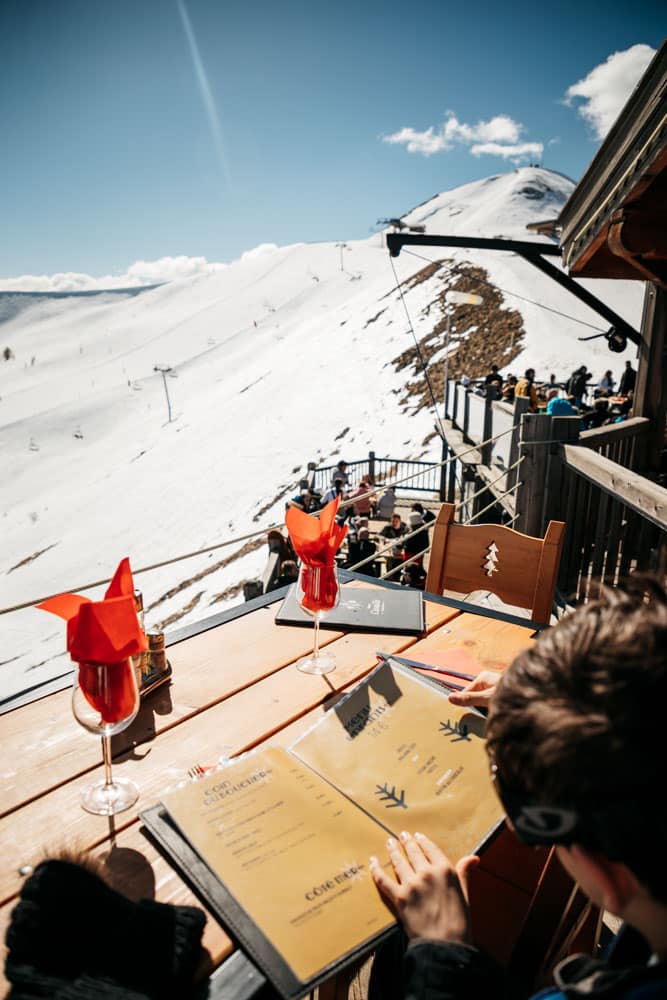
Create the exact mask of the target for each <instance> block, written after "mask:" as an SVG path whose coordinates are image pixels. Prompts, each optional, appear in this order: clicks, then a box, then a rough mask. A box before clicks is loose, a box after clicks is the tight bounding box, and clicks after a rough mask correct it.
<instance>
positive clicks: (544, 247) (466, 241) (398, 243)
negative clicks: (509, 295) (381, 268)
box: [387, 233, 641, 351]
mask: <svg viewBox="0 0 667 1000" xmlns="http://www.w3.org/2000/svg"><path fill="white" fill-rule="evenodd" d="M404 246H421V247H464V248H467V249H470V250H504V251H505V252H506V253H507V252H509V253H515V254H518V256H519V257H523V259H524V260H526V261H528V263H529V264H532V265H533V267H536V268H538V270H540V271H542V273H543V274H546V275H547V276H548V277H549V278H552V279H553V280H554V281H557V282H558V284H559V285H562V286H563V288H567V290H568V291H569V292H571V293H572V295H574V296H576V298H578V299H579V301H580V302H583V303H585V305H587V306H588V307H589V309H592V310H593V311H594V312H596V313H597V314H598V316H602V317H603V318H604V319H606V320H607V321H608V322H609V323H611V324H612V326H611V329H610V330H609V331H608V332H607V333H605V334H600V336H604V337H606V339H607V346H608V347H609V349H610V350H611V351H622V350H625V341H626V340H631V341H632V342H633V344H640V343H641V335H640V334H639V332H638V331H637V330H635V328H634V327H633V326H630V324H629V323H627V322H626V321H625V320H624V319H623V318H622V317H621V316H619V315H618V313H616V312H614V310H613V309H610V308H609V306H607V305H605V303H604V302H601V301H600V299H599V298H598V297H597V296H596V295H593V293H592V292H589V291H588V289H586V288H582V286H581V285H578V284H577V282H576V281H575V280H574V278H571V277H570V275H569V274H565V272H564V271H560V270H559V269H558V268H557V267H554V265H553V264H551V263H550V262H549V261H548V260H545V259H544V258H545V256H546V257H560V256H561V250H560V247H558V246H556V245H555V244H552V243H530V242H528V241H524V240H501V239H487V238H486V237H481V236H435V235H428V236H427V235H422V234H420V233H387V247H388V249H389V253H390V254H391V256H392V257H398V255H399V254H400V252H401V248H402V247H404Z"/></svg>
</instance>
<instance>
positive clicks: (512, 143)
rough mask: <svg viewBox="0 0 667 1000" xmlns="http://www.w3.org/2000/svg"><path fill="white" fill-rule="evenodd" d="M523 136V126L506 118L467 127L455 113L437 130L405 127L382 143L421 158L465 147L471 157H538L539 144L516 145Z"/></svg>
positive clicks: (385, 137) (500, 116)
mask: <svg viewBox="0 0 667 1000" xmlns="http://www.w3.org/2000/svg"><path fill="white" fill-rule="evenodd" d="M522 132H523V125H521V124H520V123H519V122H516V121H514V119H513V118H510V116H509V115H495V116H494V117H493V118H489V120H488V121H479V122H477V124H476V125H468V124H467V123H466V122H460V121H459V120H458V118H457V117H456V115H455V114H454V112H452V111H448V112H447V117H446V118H445V120H444V121H443V123H442V124H441V125H440V126H438V127H437V128H436V127H434V126H433V125H431V127H430V128H428V129H426V130H425V131H423V132H419V131H417V130H416V129H414V128H409V127H406V128H402V129H399V131H398V132H394V133H392V135H385V136H383V137H382V140H383V142H388V143H391V144H393V145H404V146H405V147H406V149H407V151H408V153H421V154H422V156H432V155H433V154H434V153H443V152H447V151H449V150H451V149H454V147H455V146H457V145H459V146H468V147H469V149H470V152H471V153H472V154H473V155H474V156H480V155H482V154H489V155H492V156H502V157H504V158H506V159H507V158H512V159H516V158H517V157H519V158H520V157H522V156H525V155H533V156H540V155H541V153H542V149H543V146H542V144H541V143H519V141H518V140H519V138H520V136H521V133H522ZM524 147H525V149H524Z"/></svg>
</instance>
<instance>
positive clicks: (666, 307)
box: [633, 284, 667, 472]
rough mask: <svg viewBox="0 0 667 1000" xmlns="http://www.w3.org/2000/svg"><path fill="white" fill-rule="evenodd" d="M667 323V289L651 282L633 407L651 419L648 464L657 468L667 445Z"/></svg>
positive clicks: (652, 467)
mask: <svg viewBox="0 0 667 1000" xmlns="http://www.w3.org/2000/svg"><path fill="white" fill-rule="evenodd" d="M666 326H667V292H665V290H664V289H662V288H657V287H656V286H655V285H651V284H649V285H647V288H646V296H645V298H644V312H643V314H642V325H641V334H642V339H641V344H640V345H639V364H638V366H637V385H636V386H635V395H634V400H633V411H634V413H635V415H636V416H641V417H647V418H648V419H649V420H650V422H651V429H650V432H649V436H648V441H647V449H646V456H645V457H646V465H647V468H648V469H650V470H652V471H654V472H657V471H658V469H659V468H660V454H661V451H662V449H663V447H664V433H665V415H666V409H667V399H666V392H667V390H665V385H667V336H666V330H665V327H666Z"/></svg>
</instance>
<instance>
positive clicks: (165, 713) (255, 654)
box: [0, 582, 458, 816]
mask: <svg viewBox="0 0 667 1000" xmlns="http://www.w3.org/2000/svg"><path fill="white" fill-rule="evenodd" d="M346 586H350V587H355V586H364V585H363V584H358V583H356V582H355V583H350V584H347V585H346ZM277 607H278V604H275V605H270V606H269V607H267V608H259V609H258V610H256V611H254V612H253V613H252V614H249V615H243V616H241V617H240V618H237V619H233V620H231V621H228V622H226V623H225V624H224V625H223V626H221V627H219V628H215V629H209V630H208V631H205V632H202V633H200V634H199V635H195V636H192V637H191V638H189V639H184V640H183V641H182V642H179V643H177V644H175V645H174V646H170V647H169V652H168V655H169V660H170V662H171V664H172V666H173V669H174V675H173V679H172V683H171V684H170V685H169V686H168V687H167V686H165V687H163V688H160V689H158V690H157V691H155V692H154V693H153V694H151V695H149V696H148V698H146V699H145V701H144V703H143V704H142V709H141V712H140V714H139V716H138V717H137V719H136V720H135V721H134V723H133V724H132V726H130V727H129V728H128V729H127V730H125V732H123V733H120V734H119V735H118V736H116V737H114V739H113V743H112V746H113V754H114V757H116V756H117V755H119V754H122V753H124V752H125V751H126V750H127V749H129V748H130V747H132V746H137V745H139V744H142V743H146V742H147V741H151V740H153V739H154V737H155V736H156V734H158V733H162V732H164V731H166V730H167V729H168V728H170V727H172V726H174V725H176V724H178V723H180V722H181V721H183V720H184V719H187V718H189V717H191V716H192V715H194V714H197V713H199V712H201V711H203V710H205V709H206V708H208V707H209V706H210V705H212V704H215V703H217V702H219V701H221V700H223V699H224V698H228V697H231V696H233V695H234V694H235V693H236V692H237V691H240V690H242V689H243V688H246V687H248V686H249V685H252V684H254V683H256V682H257V681H258V680H260V679H261V678H263V677H265V676H268V675H269V674H271V673H273V672H275V671H276V670H280V669H282V667H284V666H285V665H287V664H289V663H292V662H293V661H294V660H296V659H298V658H299V657H300V656H303V655H304V654H306V653H307V652H309V650H310V649H312V629H309V628H297V627H293V626H278V625H275V623H274V617H275V613H276V610H277ZM457 614H458V612H457V611H455V610H453V609H451V608H448V607H446V606H443V605H439V604H434V603H432V602H426V625H427V629H433V628H436V627H437V626H438V625H440V624H441V623H442V622H444V621H447V620H448V619H450V618H452V617H455V616H456V615H457ZM321 635H322V644H323V645H325V644H329V643H332V642H336V641H338V640H339V639H340V638H341V636H342V633H341V632H333V631H331V632H329V631H323V632H322V633H321ZM393 638H394V639H395V640H398V641H399V642H400V643H401V644H404V643H406V642H407V643H408V644H410V643H412V642H414V638H413V637H403V636H398V637H396V636H395V637H393ZM389 648H393V647H389ZM396 648H398V647H396ZM0 734H1V736H2V748H3V764H2V771H1V772H0V773H1V774H2V779H3V796H2V805H1V806H0V816H4V815H6V814H7V813H8V812H10V811H11V810H13V809H15V808H17V807H18V806H19V805H20V804H21V803H24V802H27V801H28V800H30V799H32V798H34V797H36V796H38V795H44V794H46V793H47V792H48V791H49V790H50V789H53V788H56V787H57V786H58V785H59V784H61V783H62V782H63V781H66V780H69V779H70V778H72V777H75V776H76V775H79V774H84V773H85V772H87V771H90V770H91V769H94V768H96V767H98V766H99V765H100V764H101V761H102V757H101V750H100V742H99V740H90V739H86V738H85V734H84V733H83V731H82V730H81V727H80V726H78V724H77V723H76V722H75V721H74V718H73V717H72V710H71V690H70V689H67V690H65V691H59V692H57V693H55V694H52V695H50V696H49V697H47V698H42V699H40V700H39V701H36V702H33V703H32V704H30V705H25V706H22V707H21V708H17V709H15V710H14V711H13V712H8V713H7V714H6V715H4V716H2V717H0ZM82 737H83V738H82ZM221 752H222V751H221Z"/></svg>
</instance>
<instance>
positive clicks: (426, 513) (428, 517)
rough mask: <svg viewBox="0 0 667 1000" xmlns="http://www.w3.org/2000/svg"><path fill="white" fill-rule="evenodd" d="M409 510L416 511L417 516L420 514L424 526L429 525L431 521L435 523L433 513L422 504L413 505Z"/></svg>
mask: <svg viewBox="0 0 667 1000" xmlns="http://www.w3.org/2000/svg"><path fill="white" fill-rule="evenodd" d="M410 510H416V511H417V513H418V514H421V516H422V521H423V522H424V524H430V523H431V521H435V514H434V513H433V511H432V510H428V508H425V507H424V505H423V504H422V503H413V505H412V507H411V508H410Z"/></svg>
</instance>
